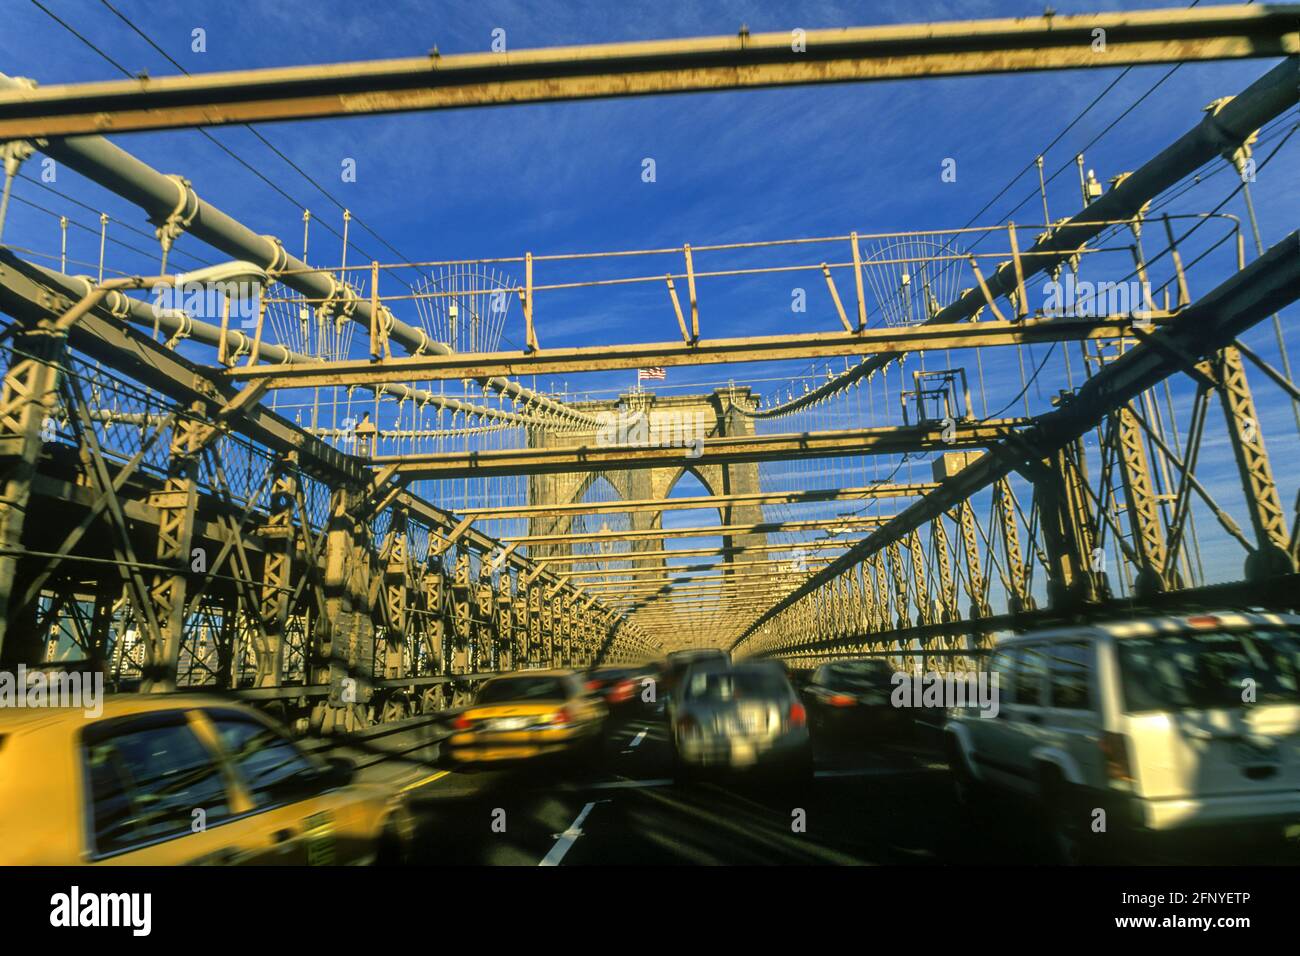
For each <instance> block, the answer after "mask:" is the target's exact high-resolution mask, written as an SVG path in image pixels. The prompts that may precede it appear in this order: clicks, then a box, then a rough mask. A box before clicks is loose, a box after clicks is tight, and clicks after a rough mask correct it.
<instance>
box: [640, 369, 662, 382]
mask: <svg viewBox="0 0 1300 956" xmlns="http://www.w3.org/2000/svg"><path fill="white" fill-rule="evenodd" d="M667 374H668V373H667V372H665V371H664V370H663V366H661V365H656V366H654V367H652V368H639V369H637V370H636V380H637V381H638V382H662V381H663V380H664V378H665V377H667Z"/></svg>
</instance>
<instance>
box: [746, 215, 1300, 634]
mask: <svg viewBox="0 0 1300 956" xmlns="http://www.w3.org/2000/svg"><path fill="white" fill-rule="evenodd" d="M1298 298H1300V231H1297V232H1292V233H1291V234H1290V235H1289V236H1287V237H1286V238H1285V239H1283V240H1282V241H1281V242H1279V243H1278V244H1277V245H1275V246H1273V247H1272V248H1271V249H1269V250H1268V251H1267V252H1266V253H1265V254H1264V255H1263V256H1261V257H1260V258H1258V259H1256V260H1255V261H1254V262H1252V263H1251V264H1250V265H1248V266H1246V268H1244V269H1242V270H1241V271H1239V272H1237V273H1236V274H1234V275H1233V276H1232V277H1231V278H1230V279H1228V280H1227V281H1225V282H1223V283H1222V284H1221V285H1219V286H1218V287H1216V288H1215V289H1214V290H1213V291H1212V292H1210V293H1209V294H1208V295H1205V296H1203V297H1202V298H1201V299H1200V300H1199V301H1197V302H1196V303H1195V304H1193V305H1192V306H1190V307H1189V308H1188V309H1187V310H1186V311H1184V312H1183V313H1182V314H1181V315H1180V316H1179V318H1178V320H1177V321H1176V322H1174V323H1171V324H1170V325H1169V326H1167V327H1165V328H1164V329H1161V330H1160V331H1159V332H1156V333H1153V334H1152V335H1150V336H1149V337H1147V338H1146V340H1145V342H1144V343H1143V344H1142V345H1140V346H1138V347H1136V348H1133V349H1130V350H1129V351H1128V352H1126V353H1124V354H1123V355H1122V356H1120V357H1119V358H1117V359H1115V360H1114V361H1113V362H1110V363H1109V364H1107V365H1106V366H1104V367H1103V368H1102V369H1100V370H1099V371H1098V372H1097V373H1096V374H1094V375H1093V376H1092V377H1091V378H1090V379H1088V380H1087V381H1086V382H1085V383H1084V384H1083V385H1082V386H1080V387H1079V389H1078V391H1077V392H1076V393H1075V394H1074V395H1073V396H1072V397H1071V398H1070V400H1069V401H1068V402H1066V403H1065V404H1063V405H1062V406H1061V407H1060V408H1058V409H1056V410H1055V411H1052V412H1048V413H1046V414H1044V415H1040V416H1038V417H1037V418H1035V419H1034V420H1033V424H1032V425H1030V426H1029V427H1028V428H1026V429H1023V430H1021V431H1020V432H1018V433H1017V434H1016V441H1015V443H1014V447H1012V446H1011V445H1010V444H1007V445H1000V446H997V447H996V448H994V449H991V450H990V451H989V452H988V453H986V454H984V455H981V456H980V457H979V458H978V459H977V460H976V461H975V462H973V463H972V464H970V465H967V466H966V467H965V468H963V469H962V470H961V471H959V472H958V473H957V474H955V475H953V476H952V477H950V478H948V479H947V480H945V481H943V482H941V483H940V485H939V487H938V488H937V489H936V490H934V491H932V492H930V493H929V494H928V495H925V496H924V497H922V498H921V499H920V500H919V501H917V502H915V503H914V504H912V505H911V506H909V507H908V508H906V509H905V510H904V511H902V512H900V513H899V514H898V516H897V517H895V518H893V519H891V520H890V521H888V522H887V523H886V524H885V525H883V526H882V527H880V528H878V529H877V530H876V531H874V532H872V533H871V534H869V535H868V536H867V537H866V538H865V539H864V540H862V541H861V542H859V543H858V544H856V545H854V546H853V547H851V548H850V549H849V550H848V551H846V552H845V553H844V554H843V555H841V556H840V557H839V558H837V559H836V560H835V561H833V562H832V563H830V564H829V565H827V566H826V567H825V568H823V569H822V570H821V571H819V572H817V573H816V574H814V575H812V576H811V577H810V578H809V579H808V580H807V581H805V582H804V583H803V584H800V585H799V586H798V587H797V588H795V589H794V590H792V591H791V592H790V593H789V594H787V595H786V596H785V597H783V598H782V599H781V600H780V601H778V602H776V603H775V604H773V605H772V606H771V607H769V608H768V609H767V610H766V611H764V612H763V613H762V614H761V615H759V616H758V617H757V618H756V619H755V620H754V621H753V622H752V623H751V624H750V625H749V626H748V627H746V628H745V630H744V631H743V633H742V634H741V636H740V637H739V638H738V639H737V641H736V645H733V647H734V646H738V645H739V644H740V643H741V642H743V641H744V640H746V639H747V638H748V637H749V636H750V635H752V634H753V633H754V632H755V631H757V630H758V629H759V628H760V627H762V626H763V624H765V623H766V622H767V621H769V620H771V619H772V618H773V617H774V616H775V615H776V614H778V613H780V612H781V611H782V610H784V609H785V608H788V607H790V606H791V605H793V604H795V603H796V602H797V601H799V600H801V599H802V598H804V597H807V596H808V595H809V594H811V593H812V592H813V591H815V590H817V589H818V588H819V587H821V586H822V585H824V584H826V583H827V582H829V581H833V580H834V579H835V578H836V577H838V576H839V575H841V574H843V573H844V572H845V571H848V570H849V569H851V568H852V567H853V566H854V565H855V564H858V563H860V562H861V561H862V560H863V559H864V558H866V557H869V556H870V555H872V554H874V553H875V552H876V551H879V550H880V549H881V548H883V547H885V546H886V545H887V544H889V543H890V542H895V541H899V540H901V539H902V538H904V537H905V536H906V535H908V534H910V533H911V532H913V531H916V530H917V529H919V528H921V527H924V526H925V525H926V524H927V523H928V522H930V521H932V520H933V519H935V518H936V517H939V516H941V515H943V514H945V513H946V512H947V511H948V510H950V509H951V508H953V507H955V506H956V505H958V504H960V503H961V502H962V501H965V500H966V499H968V498H970V497H971V496H972V495H974V494H975V493H976V492H978V491H980V490H981V489H983V488H987V487H988V486H989V485H991V484H993V483H994V482H995V481H997V480H998V479H1000V478H1004V477H1006V476H1007V475H1008V474H1010V473H1011V472H1012V471H1013V470H1015V469H1016V468H1018V467H1020V466H1021V465H1022V464H1024V465H1029V464H1030V463H1032V462H1041V461H1042V460H1043V459H1045V458H1047V457H1049V456H1050V455H1052V454H1054V453H1056V452H1058V451H1059V450H1060V449H1062V448H1064V447H1065V446H1066V445H1067V444H1068V443H1069V442H1071V441H1075V440H1077V439H1078V438H1080V437H1081V436H1082V435H1083V434H1084V433H1085V432H1087V431H1088V430H1089V429H1091V428H1093V427H1095V426H1096V424H1097V422H1099V421H1100V420H1101V419H1102V418H1104V417H1105V416H1106V415H1107V414H1109V413H1110V412H1112V411H1114V410H1115V409H1116V408H1118V407H1120V406H1121V405H1123V404H1125V403H1127V402H1129V401H1131V400H1132V399H1134V398H1135V397H1137V396H1138V395H1140V394H1141V393H1142V392H1144V391H1146V390H1147V389H1148V388H1150V387H1151V386H1153V385H1155V384H1157V383H1158V382H1160V381H1162V380H1163V379H1165V378H1166V377H1168V376H1169V375H1171V374H1173V373H1174V372H1177V371H1180V370H1182V369H1184V368H1185V367H1187V364H1188V362H1189V361H1194V360H1197V359H1199V358H1201V357H1202V356H1205V355H1210V354H1213V353H1214V352H1216V351H1218V350H1219V349H1222V348H1224V347H1226V346H1228V345H1230V344H1231V343H1232V341H1233V340H1234V339H1235V338H1237V336H1238V335H1240V334H1241V333H1243V332H1244V331H1246V330H1247V329H1249V328H1250V327H1251V326H1252V325H1254V324H1255V323H1257V322H1259V321H1260V320H1262V319H1264V318H1265V317H1267V316H1269V315H1272V314H1273V313H1274V312H1277V311H1279V310H1280V309H1282V308H1283V307H1284V306H1286V305H1288V304H1290V303H1292V302H1294V301H1295V300H1296V299H1298Z"/></svg>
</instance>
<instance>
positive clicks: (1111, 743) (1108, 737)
mask: <svg viewBox="0 0 1300 956" xmlns="http://www.w3.org/2000/svg"><path fill="white" fill-rule="evenodd" d="M1101 753H1102V756H1103V757H1104V758H1105V759H1106V777H1107V779H1110V780H1124V781H1128V782H1130V783H1131V782H1132V780H1133V765H1132V764H1131V763H1130V762H1129V758H1128V738H1127V737H1125V736H1124V735H1123V734H1113V733H1104V734H1102V735H1101Z"/></svg>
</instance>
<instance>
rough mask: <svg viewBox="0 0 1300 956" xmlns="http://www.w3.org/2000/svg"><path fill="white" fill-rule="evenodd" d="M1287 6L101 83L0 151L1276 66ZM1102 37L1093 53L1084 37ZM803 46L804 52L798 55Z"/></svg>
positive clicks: (8, 132)
mask: <svg viewBox="0 0 1300 956" xmlns="http://www.w3.org/2000/svg"><path fill="white" fill-rule="evenodd" d="M1298 16H1300V14H1298V13H1297V12H1296V8H1295V7H1286V6H1268V7H1250V8H1243V7H1206V8H1201V9H1199V10H1141V11H1133V12H1126V13H1104V14H1082V15H1077V16H1062V15H1057V14H1055V13H1051V14H1049V15H1047V16H1044V17H1042V18H1032V19H1031V18H1025V19H1000V20H966V21H954V22H946V23H930V24H903V25H899V26H881V27H853V28H846V29H839V30H808V31H803V30H799V31H795V32H794V33H791V32H789V31H787V32H780V33H756V34H750V33H749V31H748V30H747V29H744V28H742V30H741V32H740V34H739V36H731V37H704V38H695V39H687V40H659V41H649V42H632V43H612V44H599V45H591V46H574V47H554V48H550V49H537V50H517V51H512V52H510V53H509V54H508V55H503V54H501V53H496V52H490V53H465V54H455V55H449V56H442V55H441V54H438V53H437V51H436V50H435V51H434V52H433V55H432V56H430V57H410V58H406V59H393V60H378V61H371V62H356V63H335V64H327V65H323V66H299V67H274V68H270V69H259V70H243V71H236V72H226V73H211V74H198V75H193V76H184V77H180V76H177V77H150V78H149V79H148V80H143V79H142V80H112V81H108V82H99V83H83V84H68V85H63V86H49V87H45V88H40V89H25V88H22V89H15V90H14V91H13V92H11V93H8V94H6V95H4V96H3V97H0V139H19V138H29V137H35V136H46V137H49V136H74V135H84V134H87V133H104V132H110V131H115V132H123V131H127V130H148V129H167V128H175V127H182V126H186V127H192V126H216V125H224V124H229V123H259V122H267V121H270V120H286V119H306V118H309V117H323V116H342V115H347V116H353V115H362V114H367V113H391V112H400V111H410V110H433V109H446V108H463V107H467V106H487V105H493V104H506V103H509V104H519V103H536V102H551V101H556V100H575V99H593V98H601V97H614V96H641V95H646V94H654V93H682V92H691V91H701V90H734V89H746V88H753V87H768V86H790V85H803V84H818V83H841V82H851V81H866V80H887V79H899V78H903V77H930V76H953V75H969V74H980V73H1005V72H1014V71H1020V70H1048V69H1077V68H1089V67H1108V68H1109V67H1116V66H1126V65H1132V64H1139V63H1166V62H1174V61H1176V62H1185V61H1191V60H1218V59H1236V58H1241V57H1260V56H1281V55H1284V54H1286V53H1294V52H1296V50H1297V49H1298V48H1300V43H1298V41H1297V37H1296V20H1297V17H1298ZM1096 29H1102V30H1105V31H1106V34H1105V35H1106V38H1107V43H1106V48H1105V50H1104V52H1101V53H1099V52H1097V50H1096V49H1094V44H1093V41H1094V36H1095V34H1094V33H1093V31H1094V30H1096ZM801 41H802V42H801Z"/></svg>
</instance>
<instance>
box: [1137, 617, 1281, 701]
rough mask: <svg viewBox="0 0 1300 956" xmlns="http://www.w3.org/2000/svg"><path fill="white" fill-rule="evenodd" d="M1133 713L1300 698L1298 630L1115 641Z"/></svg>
mask: <svg viewBox="0 0 1300 956" xmlns="http://www.w3.org/2000/svg"><path fill="white" fill-rule="evenodd" d="M1116 644H1117V647H1118V648H1119V667H1120V674H1121V676H1122V678H1123V686H1124V709H1125V710H1126V711H1127V712H1129V713H1141V712H1143V711H1159V710H1182V709H1193V710H1204V709H1211V708H1221V707H1243V706H1246V705H1247V704H1278V703H1285V704H1295V703H1300V680H1298V678H1297V675H1300V636H1298V635H1296V634H1295V633H1291V632H1286V631H1251V632H1241V633H1223V632H1210V633H1205V634H1187V635H1179V636H1177V637H1151V638H1126V639H1124V640H1120V641H1118V642H1116Z"/></svg>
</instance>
